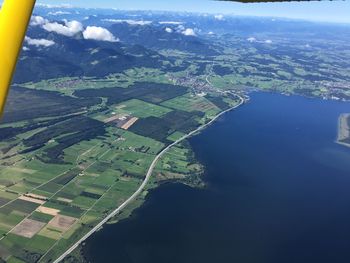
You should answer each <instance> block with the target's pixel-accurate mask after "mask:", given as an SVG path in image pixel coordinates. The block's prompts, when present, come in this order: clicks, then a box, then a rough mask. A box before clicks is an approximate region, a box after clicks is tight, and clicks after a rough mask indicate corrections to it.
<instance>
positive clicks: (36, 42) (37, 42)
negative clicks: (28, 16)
mask: <svg viewBox="0 0 350 263" xmlns="http://www.w3.org/2000/svg"><path fill="white" fill-rule="evenodd" d="M25 42H26V43H27V44H28V45H30V46H36V47H50V46H53V45H54V44H55V42H53V41H51V40H47V39H34V38H30V37H25Z"/></svg>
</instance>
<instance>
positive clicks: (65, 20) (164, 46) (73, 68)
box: [15, 6, 344, 83]
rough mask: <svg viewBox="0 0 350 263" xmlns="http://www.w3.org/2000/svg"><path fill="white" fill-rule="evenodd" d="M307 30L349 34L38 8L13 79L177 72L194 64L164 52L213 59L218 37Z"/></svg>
mask: <svg viewBox="0 0 350 263" xmlns="http://www.w3.org/2000/svg"><path fill="white" fill-rule="evenodd" d="M325 28H326V29H330V30H325ZM292 29H293V34H291V33H290V32H291V31H292ZM310 32H313V33H312V35H311V34H310ZM305 34H309V36H310V41H311V42H312V38H317V37H320V36H322V37H324V36H326V35H327V34H328V35H330V36H331V37H337V35H338V36H339V35H344V30H343V27H342V26H335V25H332V24H329V25H320V24H316V23H310V22H303V21H294V20H282V19H278V20H276V19H272V18H256V17H251V18H247V17H237V16H223V15H208V14H190V13H171V12H146V11H132V12H131V11H130V12H124V11H117V10H94V9H73V8H67V7H52V6H51V7H50V8H47V7H43V6H40V7H38V8H36V10H35V17H34V18H33V20H32V23H31V26H30V28H29V31H28V36H27V38H26V41H25V47H24V49H23V52H22V56H21V61H20V63H19V65H18V69H17V74H16V77H15V82H17V83H22V82H28V81H37V80H41V79H48V78H56V77H62V76H96V77H101V76H105V75H108V74H110V73H115V72H122V71H123V70H125V69H128V68H132V67H150V68H158V69H164V70H166V71H170V72H172V71H177V70H182V69H183V68H184V67H186V66H188V65H184V64H182V65H179V64H178V63H177V62H176V59H175V58H172V57H171V56H167V57H165V56H164V55H162V54H163V53H162V51H164V50H167V51H169V50H173V51H174V50H176V52H185V53H189V54H192V55H193V56H201V57H212V56H217V55H218V54H219V53H222V51H223V50H222V47H221V46H220V45H217V41H218V37H222V39H225V38H232V37H234V38H238V39H240V40H241V41H243V43H245V44H246V43H247V42H249V43H253V42H255V43H257V44H258V43H265V44H271V43H272V40H271V39H270V38H271V37H272V38H273V37H278V38H279V40H281V36H282V37H283V36H285V37H286V38H287V37H288V38H292V39H295V40H298V38H299V37H300V35H302V37H300V38H301V39H303V40H304V39H305ZM259 36H261V39H259ZM222 39H221V41H222ZM42 69H45V70H42Z"/></svg>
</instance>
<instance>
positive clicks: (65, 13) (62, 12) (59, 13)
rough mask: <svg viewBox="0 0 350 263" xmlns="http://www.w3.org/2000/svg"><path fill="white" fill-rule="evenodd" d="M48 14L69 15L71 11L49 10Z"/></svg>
mask: <svg viewBox="0 0 350 263" xmlns="http://www.w3.org/2000/svg"><path fill="white" fill-rule="evenodd" d="M47 14H48V15H52V16H59V15H71V14H72V13H71V12H65V11H57V12H49V13H47Z"/></svg>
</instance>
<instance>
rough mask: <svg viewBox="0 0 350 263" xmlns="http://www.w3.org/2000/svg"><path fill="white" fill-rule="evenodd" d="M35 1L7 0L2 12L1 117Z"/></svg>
mask: <svg viewBox="0 0 350 263" xmlns="http://www.w3.org/2000/svg"><path fill="white" fill-rule="evenodd" d="M34 4H35V0H5V1H4V3H3V5H2V8H1V11H0V117H1V115H2V113H3V110H4V106H5V101H6V97H7V94H8V90H9V86H10V84H11V81H12V76H13V73H14V71H15V68H16V62H17V58H18V55H19V53H20V51H21V48H22V42H23V39H24V36H25V33H26V30H27V26H28V23H29V21H30V17H31V14H32V11H33V7H34Z"/></svg>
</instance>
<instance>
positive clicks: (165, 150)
mask: <svg viewBox="0 0 350 263" xmlns="http://www.w3.org/2000/svg"><path fill="white" fill-rule="evenodd" d="M235 95H236V96H237V97H239V99H240V102H239V103H238V104H237V105H235V106H234V107H231V108H229V109H227V110H225V111H223V112H221V113H219V114H218V115H216V116H215V118H213V119H212V120H211V121H209V122H208V123H206V124H204V125H202V126H200V127H199V128H198V129H196V130H194V131H192V132H190V133H188V134H186V135H184V136H183V137H181V138H180V139H178V140H177V141H175V142H173V143H172V144H170V145H168V146H167V147H166V148H164V149H163V150H162V151H161V152H160V153H159V154H158V155H157V156H156V157H155V158H154V160H153V162H152V164H151V166H150V167H149V169H148V171H147V174H146V177H145V179H144V180H143V182H142V184H141V185H140V187H139V188H138V189H137V190H136V192H135V193H134V194H133V195H132V196H130V197H129V198H128V199H127V200H126V201H125V202H124V203H122V204H121V205H120V206H119V207H118V208H116V209H115V210H114V211H112V212H111V213H110V214H109V215H108V216H107V217H105V218H104V219H103V220H102V221H101V222H100V223H99V224H97V225H96V226H95V227H94V228H92V229H91V230H90V231H89V232H88V233H87V234H85V235H84V236H83V237H82V238H81V239H79V240H78V241H77V242H76V243H75V244H74V245H73V246H71V247H70V248H69V249H68V250H67V251H66V252H64V253H63V254H62V255H61V256H60V257H59V258H57V259H56V260H55V261H54V263H58V262H61V261H62V260H63V259H64V258H65V257H66V256H68V255H69V254H70V253H72V252H73V250H75V249H76V248H77V247H78V246H79V245H80V244H81V243H83V242H84V241H85V240H86V239H87V238H89V237H90V236H91V235H92V234H93V233H95V232H96V231H98V230H99V229H100V228H101V227H102V226H103V225H104V224H105V223H107V222H108V221H109V220H110V219H111V218H113V217H114V216H116V215H117V214H118V213H120V212H121V211H122V210H123V209H124V208H125V207H126V206H127V205H129V204H130V203H131V202H133V201H134V200H135V199H136V198H137V197H138V196H139V195H140V194H141V193H142V191H143V190H144V189H145V187H146V185H147V183H148V181H149V179H150V178H151V176H152V173H153V170H154V168H155V166H156V164H157V162H158V161H159V159H160V158H161V157H162V156H163V155H164V154H165V153H166V152H167V151H168V150H169V149H170V148H172V147H173V146H175V145H177V144H179V143H181V142H182V141H184V140H186V139H188V138H189V137H191V136H192V135H194V134H196V133H198V132H200V131H201V130H203V129H205V128H206V127H208V126H209V125H211V124H212V123H213V122H215V121H216V120H217V119H218V118H220V117H221V116H222V115H224V114H225V113H227V112H229V111H231V110H233V109H236V108H238V107H239V106H241V105H242V104H243V103H244V102H245V100H244V98H243V97H241V96H240V95H237V94H235Z"/></svg>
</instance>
